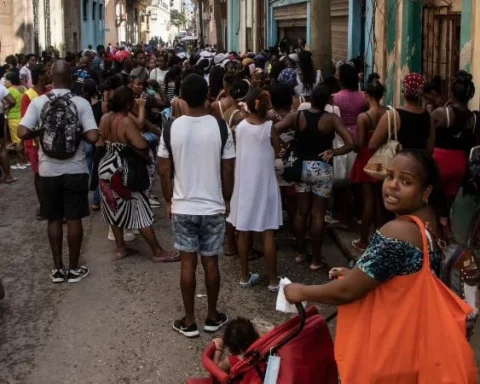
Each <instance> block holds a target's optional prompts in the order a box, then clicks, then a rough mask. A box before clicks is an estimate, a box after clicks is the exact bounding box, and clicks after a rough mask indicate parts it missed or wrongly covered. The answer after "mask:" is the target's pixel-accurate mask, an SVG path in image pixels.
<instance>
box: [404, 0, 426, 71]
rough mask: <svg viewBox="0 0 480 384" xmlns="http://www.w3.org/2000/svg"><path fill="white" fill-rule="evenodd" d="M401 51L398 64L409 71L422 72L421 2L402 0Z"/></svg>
mask: <svg viewBox="0 0 480 384" xmlns="http://www.w3.org/2000/svg"><path fill="white" fill-rule="evenodd" d="M402 24H403V28H402V52H401V57H400V65H401V68H402V69H403V68H404V67H405V66H406V67H408V69H409V72H418V73H421V72H422V28H421V26H422V3H421V2H419V1H404V2H403V22H402Z"/></svg>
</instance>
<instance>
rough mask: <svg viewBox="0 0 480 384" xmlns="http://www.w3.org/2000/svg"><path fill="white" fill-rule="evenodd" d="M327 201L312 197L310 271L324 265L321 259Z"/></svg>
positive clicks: (315, 196)
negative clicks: (311, 256)
mask: <svg viewBox="0 0 480 384" xmlns="http://www.w3.org/2000/svg"><path fill="white" fill-rule="evenodd" d="M327 204H328V200H327V199H325V198H323V197H320V196H317V195H315V194H314V195H313V207H312V254H313V259H312V264H311V265H310V268H311V269H318V268H319V267H321V266H323V265H324V260H323V259H322V244H323V232H324V230H325V213H326V212H327Z"/></svg>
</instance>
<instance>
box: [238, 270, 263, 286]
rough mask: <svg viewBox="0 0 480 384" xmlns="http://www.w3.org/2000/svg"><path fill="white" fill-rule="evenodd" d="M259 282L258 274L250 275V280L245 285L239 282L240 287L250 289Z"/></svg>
mask: <svg viewBox="0 0 480 384" xmlns="http://www.w3.org/2000/svg"><path fill="white" fill-rule="evenodd" d="M259 281H260V275H259V274H258V273H250V279H248V281H247V282H246V283H244V282H242V281H240V287H242V288H251V287H253V286H254V285H255V284H257V283H258V282H259Z"/></svg>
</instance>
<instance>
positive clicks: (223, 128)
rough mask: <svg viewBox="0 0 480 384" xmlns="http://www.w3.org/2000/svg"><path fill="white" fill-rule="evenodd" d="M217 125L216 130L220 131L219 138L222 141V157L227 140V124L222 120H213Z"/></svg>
mask: <svg viewBox="0 0 480 384" xmlns="http://www.w3.org/2000/svg"><path fill="white" fill-rule="evenodd" d="M215 119H216V120H217V123H218V128H219V129H220V137H221V139H222V152H221V154H222V156H223V151H224V149H225V145H226V144H227V140H228V125H227V122H226V121H225V120H223V119H219V118H215Z"/></svg>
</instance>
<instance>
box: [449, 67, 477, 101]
mask: <svg viewBox="0 0 480 384" xmlns="http://www.w3.org/2000/svg"><path fill="white" fill-rule="evenodd" d="M472 78H473V77H472V75H471V74H470V73H468V72H467V71H464V70H461V71H458V72H457V75H456V76H455V81H454V82H453V84H452V94H453V98H454V99H455V100H457V101H458V102H460V103H462V104H467V103H468V102H469V101H470V100H471V99H472V98H473V96H475V84H473V81H472Z"/></svg>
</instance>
